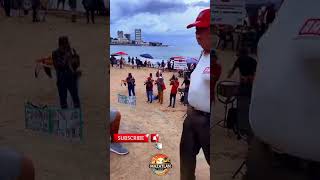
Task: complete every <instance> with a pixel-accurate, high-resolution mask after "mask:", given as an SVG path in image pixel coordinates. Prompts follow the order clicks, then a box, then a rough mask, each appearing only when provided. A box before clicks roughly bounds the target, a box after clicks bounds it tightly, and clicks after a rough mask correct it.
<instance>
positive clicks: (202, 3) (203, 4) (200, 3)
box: [193, 1, 210, 7]
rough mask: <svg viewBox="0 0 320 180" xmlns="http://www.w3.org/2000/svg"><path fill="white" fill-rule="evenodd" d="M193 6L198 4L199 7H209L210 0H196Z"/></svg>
mask: <svg viewBox="0 0 320 180" xmlns="http://www.w3.org/2000/svg"><path fill="white" fill-rule="evenodd" d="M193 6H199V7H210V2H203V1H201V2H197V3H194V4H193Z"/></svg>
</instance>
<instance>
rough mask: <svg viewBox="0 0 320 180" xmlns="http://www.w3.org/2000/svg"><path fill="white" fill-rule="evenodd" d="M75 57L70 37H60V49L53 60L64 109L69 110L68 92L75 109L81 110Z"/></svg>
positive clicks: (55, 52)
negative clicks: (74, 63) (74, 64)
mask: <svg viewBox="0 0 320 180" xmlns="http://www.w3.org/2000/svg"><path fill="white" fill-rule="evenodd" d="M75 55H76V53H75V50H74V49H72V48H71V47H70V43H69V39H68V37H66V36H62V37H60V38H59V48H58V49H57V50H55V51H53V53H52V59H53V65H54V68H55V70H56V75H57V87H58V91H59V97H60V106H61V108H62V109H66V108H68V102H67V97H68V91H69V92H70V95H71V97H72V100H73V106H74V108H80V99H79V94H78V74H77V73H76V68H75V67H73V65H72V63H73V62H72V61H73V58H74V57H75Z"/></svg>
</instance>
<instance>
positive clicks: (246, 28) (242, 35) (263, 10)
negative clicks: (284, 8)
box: [216, 3, 277, 53]
mask: <svg viewBox="0 0 320 180" xmlns="http://www.w3.org/2000/svg"><path fill="white" fill-rule="evenodd" d="M276 13H277V9H276V7H275V4H273V3H270V4H267V5H266V6H262V7H260V8H259V9H257V13H256V15H254V16H247V18H246V19H245V20H244V22H243V25H241V26H240V25H238V26H236V27H233V26H231V25H221V26H219V25H218V26H217V27H216V30H217V31H216V34H217V36H218V38H219V41H218V43H217V44H216V49H221V50H224V49H225V48H227V47H228V45H229V43H231V47H232V50H235V42H236V38H235V37H234V36H235V34H237V37H238V38H237V47H236V49H239V47H240V46H241V47H244V46H247V47H248V48H250V49H251V52H253V53H256V50H257V45H258V42H259V39H260V38H261V37H262V35H263V34H264V33H265V32H266V30H267V29H268V27H269V26H270V24H272V22H273V21H274V19H275V17H276Z"/></svg>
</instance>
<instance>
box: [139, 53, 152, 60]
mask: <svg viewBox="0 0 320 180" xmlns="http://www.w3.org/2000/svg"><path fill="white" fill-rule="evenodd" d="M140 56H141V57H144V58H148V59H153V57H152V56H151V55H150V54H140Z"/></svg>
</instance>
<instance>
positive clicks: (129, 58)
mask: <svg viewBox="0 0 320 180" xmlns="http://www.w3.org/2000/svg"><path fill="white" fill-rule="evenodd" d="M130 63H131V57H130V56H129V57H128V64H130Z"/></svg>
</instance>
